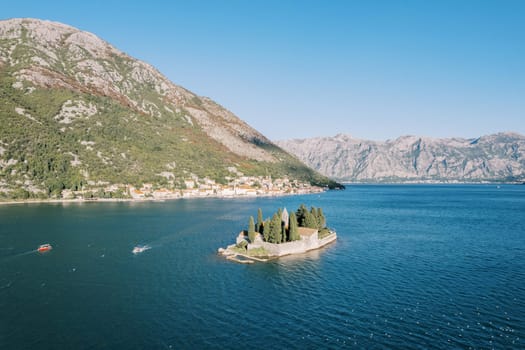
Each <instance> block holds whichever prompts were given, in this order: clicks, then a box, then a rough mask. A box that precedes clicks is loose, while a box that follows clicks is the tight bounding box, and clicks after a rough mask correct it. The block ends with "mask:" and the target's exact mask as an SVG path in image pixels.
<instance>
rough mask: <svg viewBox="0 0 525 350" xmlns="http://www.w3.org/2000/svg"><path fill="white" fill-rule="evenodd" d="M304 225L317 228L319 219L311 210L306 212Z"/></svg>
mask: <svg viewBox="0 0 525 350" xmlns="http://www.w3.org/2000/svg"><path fill="white" fill-rule="evenodd" d="M304 227H309V228H317V220H316V219H315V216H314V215H313V214H312V213H310V212H309V211H307V212H306V214H305V217H304Z"/></svg>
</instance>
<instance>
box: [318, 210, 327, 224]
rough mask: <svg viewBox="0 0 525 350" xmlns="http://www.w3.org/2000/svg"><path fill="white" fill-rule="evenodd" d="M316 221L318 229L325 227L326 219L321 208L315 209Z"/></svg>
mask: <svg viewBox="0 0 525 350" xmlns="http://www.w3.org/2000/svg"><path fill="white" fill-rule="evenodd" d="M317 221H318V222H319V229H322V228H325V227H326V218H325V216H324V213H323V208H317Z"/></svg>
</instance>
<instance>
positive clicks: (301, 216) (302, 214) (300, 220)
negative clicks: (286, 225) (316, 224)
mask: <svg viewBox="0 0 525 350" xmlns="http://www.w3.org/2000/svg"><path fill="white" fill-rule="evenodd" d="M306 213H308V209H306V206H305V205H304V204H301V205H300V206H299V209H297V224H299V226H300V227H305V226H306V225H305V222H304V220H305V218H306Z"/></svg>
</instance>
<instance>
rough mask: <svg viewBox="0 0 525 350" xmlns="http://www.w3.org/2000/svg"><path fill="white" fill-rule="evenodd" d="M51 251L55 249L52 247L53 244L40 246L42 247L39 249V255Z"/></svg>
mask: <svg viewBox="0 0 525 350" xmlns="http://www.w3.org/2000/svg"><path fill="white" fill-rule="evenodd" d="M51 249H53V247H52V246H51V244H49V243H46V244H42V245H40V246H39V247H38V248H37V251H38V252H39V253H45V252H48V251H50V250H51Z"/></svg>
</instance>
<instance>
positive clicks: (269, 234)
mask: <svg viewBox="0 0 525 350" xmlns="http://www.w3.org/2000/svg"><path fill="white" fill-rule="evenodd" d="M299 227H307V228H313V229H316V230H319V231H320V232H321V231H324V230H326V231H328V229H327V228H326V218H325V216H324V214H323V209H322V208H316V207H311V208H310V210H308V209H307V208H306V206H305V205H304V204H301V205H300V206H299V208H298V209H297V211H296V212H292V213H290V214H289V215H288V212H287V210H286V208H285V209H284V210H282V209H281V208H279V210H278V211H277V212H276V213H274V214H273V216H272V217H271V218H267V219H266V220H263V214H262V210H261V208H259V209H258V210H257V222H255V221H254V218H253V216H250V219H249V222H248V239H249V240H250V242H252V243H253V242H254V241H255V238H256V236H257V233H260V234H261V236H262V239H263V240H264V241H266V242H268V243H276V244H279V243H285V242H293V241H297V240H299V239H301V237H300V236H299V231H298V228H299Z"/></svg>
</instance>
